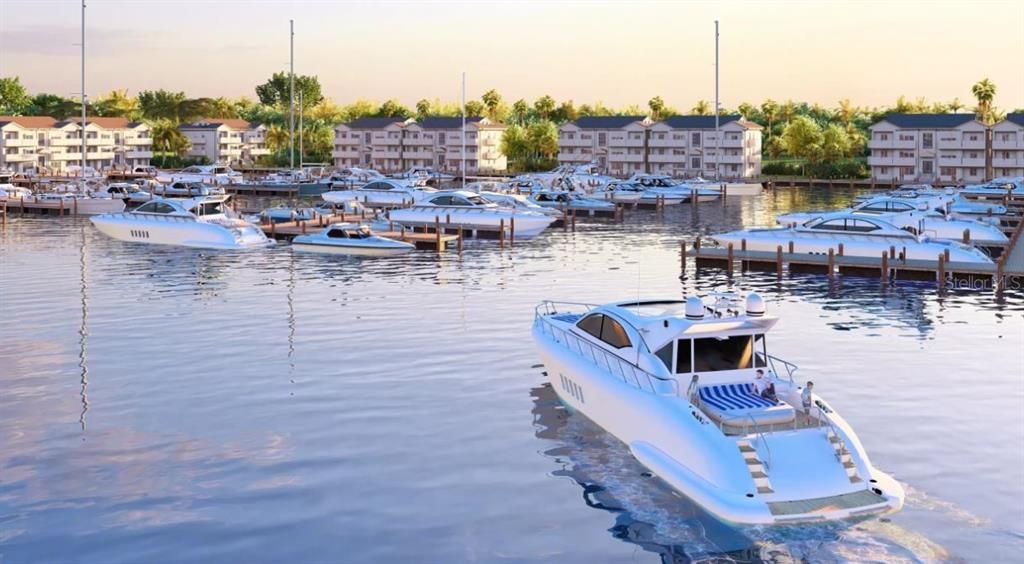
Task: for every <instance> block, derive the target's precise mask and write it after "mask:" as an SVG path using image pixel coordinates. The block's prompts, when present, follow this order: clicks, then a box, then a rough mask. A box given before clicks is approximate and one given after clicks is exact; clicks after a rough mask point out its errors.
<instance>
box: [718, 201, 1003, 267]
mask: <svg viewBox="0 0 1024 564" xmlns="http://www.w3.org/2000/svg"><path fill="white" fill-rule="evenodd" d="M713 238H714V240H715V241H717V242H718V243H719V244H720V245H722V246H725V245H727V244H729V243H732V244H733V246H734V248H736V249H739V248H742V246H743V241H746V248H747V250H749V251H768V252H775V251H776V250H777V249H778V248H779V247H780V246H781V247H782V248H783V249H787V250H788V248H789V247H788V245H789V243H790V242H792V243H793V252H795V253H807V254H828V251H829V249H832V250H833V251H834V252H837V253H838V248H839V244H840V243H842V245H843V253H842V254H843V255H845V256H858V257H872V258H880V257H881V256H882V253H883V252H887V253H888V252H891V251H892V250H893V249H895V250H896V252H897V253H904V255H903V256H904V257H905V258H907V259H922V260H931V261H934V260H937V259H938V257H939V255H942V254H944V253H945V252H946V251H949V260H950V261H953V262H960V263H970V264H986V265H990V264H992V259H991V258H990V257H989V256H988V255H987V254H985V253H984V252H982V251H981V250H980V249H977V248H975V247H972V246H970V245H964V244H963V243H957V242H955V241H949V240H939V239H931V238H928V237H926V236H924V235H914V234H912V233H910V232H908V231H905V230H903V229H900V228H899V227H896V226H895V225H893V224H891V223H888V222H887V221H885V220H883V219H879V218H877V217H865V216H863V215H854V214H851V213H849V212H837V213H833V214H828V215H827V216H824V217H818V218H815V219H813V220H811V221H808V222H806V223H803V224H799V225H792V226H789V227H769V228H761V229H758V228H754V229H744V230H741V231H730V232H728V233H720V234H717V235H714V236H713Z"/></svg>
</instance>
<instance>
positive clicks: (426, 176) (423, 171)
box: [391, 166, 455, 187]
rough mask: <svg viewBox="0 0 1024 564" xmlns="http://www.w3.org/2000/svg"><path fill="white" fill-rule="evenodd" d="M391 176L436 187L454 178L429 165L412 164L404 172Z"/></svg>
mask: <svg viewBox="0 0 1024 564" xmlns="http://www.w3.org/2000/svg"><path fill="white" fill-rule="evenodd" d="M391 177H392V178H399V179H402V180H414V181H418V182H419V183H421V184H423V185H425V186H431V187H437V186H441V185H442V184H444V183H445V182H451V181H452V180H455V176H453V175H451V174H447V173H444V172H439V171H436V170H434V169H432V168H430V167H420V166H414V167H412V168H410V169H409V170H407V171H405V172H400V173H398V174H393V175H391Z"/></svg>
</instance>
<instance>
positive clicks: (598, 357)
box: [534, 302, 679, 396]
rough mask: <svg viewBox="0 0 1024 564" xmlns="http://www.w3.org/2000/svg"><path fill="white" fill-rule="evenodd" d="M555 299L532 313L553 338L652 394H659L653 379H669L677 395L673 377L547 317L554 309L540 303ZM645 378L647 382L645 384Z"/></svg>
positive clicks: (550, 303) (626, 381)
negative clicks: (578, 333)
mask: <svg viewBox="0 0 1024 564" xmlns="http://www.w3.org/2000/svg"><path fill="white" fill-rule="evenodd" d="M554 303H555V302H544V303H541V304H540V305H538V306H537V308H536V310H535V313H536V315H535V317H534V324H536V325H539V326H540V328H541V331H542V332H543V333H544V334H545V335H548V336H550V337H551V339H552V340H553V341H555V342H556V343H559V344H561V345H563V346H564V347H565V348H567V349H569V350H570V351H573V350H575V351H576V352H577V353H578V354H579V355H580V356H582V357H584V358H589V359H590V361H591V362H593V363H594V364H595V365H596V366H597V367H599V368H604V369H606V370H607V371H608V372H610V373H612V374H617V375H618V376H619V377H620V378H621V379H622V381H623V382H625V383H627V384H630V385H632V386H634V387H636V388H637V389H639V390H643V391H650V392H651V393H653V394H661V393H662V392H659V391H658V389H657V388H655V385H654V382H655V381H659V382H668V383H670V385H671V387H672V395H674V396H678V395H679V382H677V381H676V380H675V379H674V378H664V377H661V376H657V375H655V374H651V373H650V372H648V371H646V370H644V369H643V368H640V367H639V366H637V365H635V364H633V363H632V362H629V361H628V360H626V359H624V358H622V357H620V356H618V355H616V354H612V353H611V352H609V351H607V350H605V349H604V348H602V347H599V346H597V345H595V344H594V343H591V342H590V341H587V340H586V339H583V338H582V337H580V336H579V335H575V334H573V333H572V332H571V331H567V330H565V329H562V328H561V327H557V326H555V324H554V323H552V322H551V320H549V319H548V316H549V315H553V314H555V313H557V312H556V311H549V312H546V313H541V312H540V308H541V307H551V306H554ZM559 303H567V302H559ZM577 305H585V306H588V307H591V308H593V307H597V306H591V305H589V304H577ZM584 345H585V346H584ZM574 347H575V349H574ZM645 382H646V386H645V385H644V383H645Z"/></svg>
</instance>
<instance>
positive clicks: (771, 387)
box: [761, 380, 779, 402]
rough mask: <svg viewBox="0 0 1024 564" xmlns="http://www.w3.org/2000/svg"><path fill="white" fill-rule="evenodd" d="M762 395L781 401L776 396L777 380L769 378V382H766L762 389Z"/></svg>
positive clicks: (767, 398) (765, 397)
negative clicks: (773, 380)
mask: <svg viewBox="0 0 1024 564" xmlns="http://www.w3.org/2000/svg"><path fill="white" fill-rule="evenodd" d="M761 397H763V398H764V399H766V400H771V401H774V402H777V401H779V398H778V397H776V395H775V382H772V381H771V380H768V383H767V384H765V387H764V389H763V390H761Z"/></svg>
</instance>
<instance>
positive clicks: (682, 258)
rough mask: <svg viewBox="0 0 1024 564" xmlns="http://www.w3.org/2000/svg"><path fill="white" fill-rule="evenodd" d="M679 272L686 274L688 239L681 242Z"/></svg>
mask: <svg viewBox="0 0 1024 564" xmlns="http://www.w3.org/2000/svg"><path fill="white" fill-rule="evenodd" d="M679 274H680V275H683V274H686V241H680V242H679Z"/></svg>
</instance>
